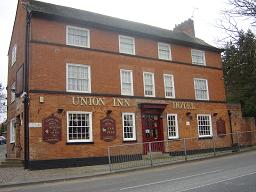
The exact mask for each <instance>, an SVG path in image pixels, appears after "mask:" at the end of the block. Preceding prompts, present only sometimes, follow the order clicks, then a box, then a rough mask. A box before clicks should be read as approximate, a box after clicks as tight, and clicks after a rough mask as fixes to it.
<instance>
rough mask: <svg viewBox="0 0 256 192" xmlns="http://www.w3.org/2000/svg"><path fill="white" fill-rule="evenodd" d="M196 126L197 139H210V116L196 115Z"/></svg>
mask: <svg viewBox="0 0 256 192" xmlns="http://www.w3.org/2000/svg"><path fill="white" fill-rule="evenodd" d="M197 126H198V136H199V137H211V136H212V122H211V115H208V114H198V115H197Z"/></svg>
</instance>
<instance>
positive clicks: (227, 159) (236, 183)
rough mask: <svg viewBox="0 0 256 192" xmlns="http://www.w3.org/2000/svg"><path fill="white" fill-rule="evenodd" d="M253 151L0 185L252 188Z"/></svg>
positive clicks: (94, 191)
mask: <svg viewBox="0 0 256 192" xmlns="http://www.w3.org/2000/svg"><path fill="white" fill-rule="evenodd" d="M255 159H256V151H255V150H254V151H249V152H244V153H236V154H234V155H229V156H222V157H219V158H211V159H205V160H201V161H190V162H188V163H182V164H173V165H168V166H164V167H155V168H151V169H140V170H136V171H133V172H122V173H120V172H119V173H116V174H111V175H103V176H97V177H89V178H84V179H77V180H66V181H60V182H53V183H41V184H37V185H24V186H15V187H9V188H1V189H0V191H2V192H3V191H5V192H7V191H8V192H34V191H36V192H44V191H47V192H53V191H61V192H70V191H72V192H135V191H136V192H155V191H157V192H219V191H222V192H241V191H242V192H255V189H256V182H255V181H256V164H255Z"/></svg>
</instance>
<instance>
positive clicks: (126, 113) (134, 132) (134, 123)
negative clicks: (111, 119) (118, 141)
mask: <svg viewBox="0 0 256 192" xmlns="http://www.w3.org/2000/svg"><path fill="white" fill-rule="evenodd" d="M125 115H132V121H133V127H132V132H133V137H132V138H124V116H125ZM122 126H123V141H135V140H136V122H135V113H128V112H123V113H122Z"/></svg>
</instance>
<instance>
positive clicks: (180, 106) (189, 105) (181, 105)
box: [172, 101, 196, 109]
mask: <svg viewBox="0 0 256 192" xmlns="http://www.w3.org/2000/svg"><path fill="white" fill-rule="evenodd" d="M172 107H173V108H174V109H196V108H195V105H194V103H192V102H179V101H177V102H176V101H175V102H173V103H172Z"/></svg>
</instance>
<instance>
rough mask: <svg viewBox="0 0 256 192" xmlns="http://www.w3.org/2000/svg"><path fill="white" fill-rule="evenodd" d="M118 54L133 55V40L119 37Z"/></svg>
mask: <svg viewBox="0 0 256 192" xmlns="http://www.w3.org/2000/svg"><path fill="white" fill-rule="evenodd" d="M119 52H120V53H126V54H131V55H135V40H134V38H133V37H128V36H123V35H119Z"/></svg>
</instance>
